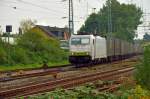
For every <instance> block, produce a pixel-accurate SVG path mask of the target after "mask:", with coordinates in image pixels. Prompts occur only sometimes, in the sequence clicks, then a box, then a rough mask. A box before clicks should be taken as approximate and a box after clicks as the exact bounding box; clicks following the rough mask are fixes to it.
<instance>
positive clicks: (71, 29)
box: [69, 0, 74, 35]
mask: <svg viewBox="0 0 150 99" xmlns="http://www.w3.org/2000/svg"><path fill="white" fill-rule="evenodd" d="M69 33H70V34H71V35H73V34H74V20H73V0H69Z"/></svg>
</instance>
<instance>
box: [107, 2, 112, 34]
mask: <svg viewBox="0 0 150 99" xmlns="http://www.w3.org/2000/svg"><path fill="white" fill-rule="evenodd" d="M108 35H109V36H111V35H112V14H111V0H108Z"/></svg>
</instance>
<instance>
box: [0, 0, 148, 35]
mask: <svg viewBox="0 0 150 99" xmlns="http://www.w3.org/2000/svg"><path fill="white" fill-rule="evenodd" d="M79 1H80V2H79ZM118 1H119V2H121V3H134V4H136V5H137V6H139V7H141V8H142V9H143V10H144V12H146V13H150V0H118ZM73 2H74V21H75V31H77V30H78V29H79V28H80V27H81V25H82V24H83V23H84V21H85V19H86V17H87V16H88V15H89V14H90V13H92V12H93V10H92V8H96V11H98V10H99V9H100V8H102V6H103V4H104V3H105V2H106V0H74V1H73ZM15 8H16V9H15ZM146 15H147V16H145V17H144V20H146V21H150V17H149V16H150V14H146ZM63 17H66V18H63ZM28 18H29V19H35V20H37V22H38V23H37V24H39V25H49V26H58V27H64V26H68V0H67V1H66V2H62V0H0V25H1V26H2V29H3V31H4V32H5V26H6V25H12V26H13V31H14V32H17V29H18V27H19V22H20V21H21V20H22V19H28ZM144 25H147V22H146V23H144ZM144 30H145V31H147V30H148V28H139V29H138V34H139V38H142V35H143V34H144Z"/></svg>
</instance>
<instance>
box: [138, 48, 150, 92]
mask: <svg viewBox="0 0 150 99" xmlns="http://www.w3.org/2000/svg"><path fill="white" fill-rule="evenodd" d="M149 71H150V45H148V46H146V47H145V48H144V58H143V61H142V63H141V64H139V65H137V73H136V78H137V81H138V82H139V83H140V84H141V85H142V86H144V87H145V88H147V89H149V90H150V73H149Z"/></svg>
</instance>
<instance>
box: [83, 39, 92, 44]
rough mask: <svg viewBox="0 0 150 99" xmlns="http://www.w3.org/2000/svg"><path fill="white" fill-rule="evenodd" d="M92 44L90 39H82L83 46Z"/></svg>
mask: <svg viewBox="0 0 150 99" xmlns="http://www.w3.org/2000/svg"><path fill="white" fill-rule="evenodd" d="M89 43H90V39H89V38H82V39H81V44H89Z"/></svg>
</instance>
